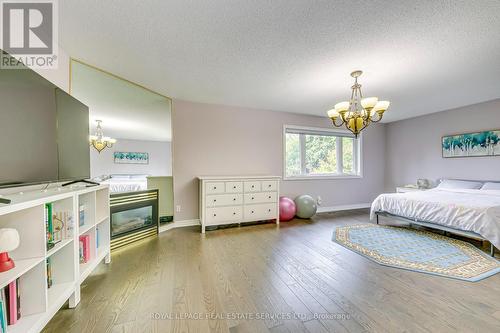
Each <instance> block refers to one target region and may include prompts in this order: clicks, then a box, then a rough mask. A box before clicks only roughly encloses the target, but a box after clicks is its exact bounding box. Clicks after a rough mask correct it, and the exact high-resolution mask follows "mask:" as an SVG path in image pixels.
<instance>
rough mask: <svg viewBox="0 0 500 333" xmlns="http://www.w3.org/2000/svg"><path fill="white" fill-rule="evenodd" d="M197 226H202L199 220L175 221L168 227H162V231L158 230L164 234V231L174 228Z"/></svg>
mask: <svg viewBox="0 0 500 333" xmlns="http://www.w3.org/2000/svg"><path fill="white" fill-rule="evenodd" d="M195 225H200V220H199V219H193V220H182V221H174V222H171V223H168V224H167V225H162V226H160V229H159V230H158V232H164V231H167V230H170V229H174V228H184V227H192V226H195Z"/></svg>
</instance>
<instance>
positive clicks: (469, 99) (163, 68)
mask: <svg viewBox="0 0 500 333" xmlns="http://www.w3.org/2000/svg"><path fill="white" fill-rule="evenodd" d="M59 10H60V16H59V17H60V18H59V25H60V33H59V36H60V39H61V45H62V47H63V48H64V49H65V50H66V51H67V52H68V53H69V54H70V55H72V56H73V57H76V58H79V59H81V60H84V61H85V62H88V63H91V64H94V65H97V66H99V67H102V68H104V69H106V70H108V71H111V72H113V73H115V74H118V75H120V76H123V77H126V78H127V79H130V80H132V81H135V82H138V83H140V84H143V85H145V86H147V87H149V88H151V89H153V90H155V91H158V92H160V93H162V94H165V95H168V96H171V97H173V98H180V99H185V100H191V101H199V102H207V103H218V104H227V105H235V106H246V107H255V108H263V109H272V110H278V111H288V112H297V113H305V114H315V115H324V114H325V111H326V110H327V109H328V108H329V107H331V106H332V105H333V104H334V103H335V102H339V101H341V100H345V99H347V98H348V97H349V93H350V90H349V89H350V86H351V84H352V80H351V77H350V76H349V73H350V72H351V71H352V70H354V69H361V70H363V71H364V72H365V73H364V75H363V76H362V77H361V78H360V82H361V83H362V84H363V88H364V95H365V96H369V95H375V96H378V97H380V98H383V99H388V100H390V101H391V102H392V107H391V108H390V109H389V111H388V113H387V114H386V119H387V120H388V121H394V120H398V119H404V118H409V117H414V116H417V115H421V114H426V113H432V112H436V111H440V110H445V109H450V108H454V107H458V106H462V105H467V104H473V103H476V102H481V101H486V100H491V99H495V98H498V97H500V19H499V17H500V1H498V0H491V1H488V0H476V1H472V0H471V1H435V0H432V1H423V0H419V1H415V0H399V1H387V0H383V1H382V0H377V1H374V0H364V1H362V0H358V1H356V0H348V1H328V0H324V1H319V0H317V1H313V0H272V1H270V0H260V1H259V0H211V1H202V0H199V1H193V0H168V1H165V0H163V1H161V0H143V1H140V2H138V1H133V0H121V1H102V0H86V1H78V0H64V1H60V2H59Z"/></svg>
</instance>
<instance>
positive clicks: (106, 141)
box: [89, 120, 116, 154]
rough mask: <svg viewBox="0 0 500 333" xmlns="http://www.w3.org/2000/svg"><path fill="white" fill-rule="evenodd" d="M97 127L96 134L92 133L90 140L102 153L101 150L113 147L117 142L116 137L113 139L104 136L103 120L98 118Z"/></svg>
mask: <svg viewBox="0 0 500 333" xmlns="http://www.w3.org/2000/svg"><path fill="white" fill-rule="evenodd" d="M96 123H97V127H96V131H95V134H94V135H91V136H90V137H89V142H90V145H91V146H92V147H94V148H95V150H97V152H98V153H99V154H100V153H101V151H103V150H104V149H105V148H111V147H113V144H115V143H116V139H112V138H110V137H108V136H104V133H103V131H102V126H101V123H102V120H96Z"/></svg>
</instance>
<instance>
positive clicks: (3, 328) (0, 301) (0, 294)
mask: <svg viewBox="0 0 500 333" xmlns="http://www.w3.org/2000/svg"><path fill="white" fill-rule="evenodd" d="M7 307H8V304H7V298H6V295H5V288H2V290H0V332H1V333H6V332H7V325H8V322H7Z"/></svg>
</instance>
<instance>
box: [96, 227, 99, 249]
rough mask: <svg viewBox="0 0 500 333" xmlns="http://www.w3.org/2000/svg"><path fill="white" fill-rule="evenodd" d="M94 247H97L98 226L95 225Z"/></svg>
mask: <svg viewBox="0 0 500 333" xmlns="http://www.w3.org/2000/svg"><path fill="white" fill-rule="evenodd" d="M95 247H96V248H98V247H99V226H96V227H95Z"/></svg>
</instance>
